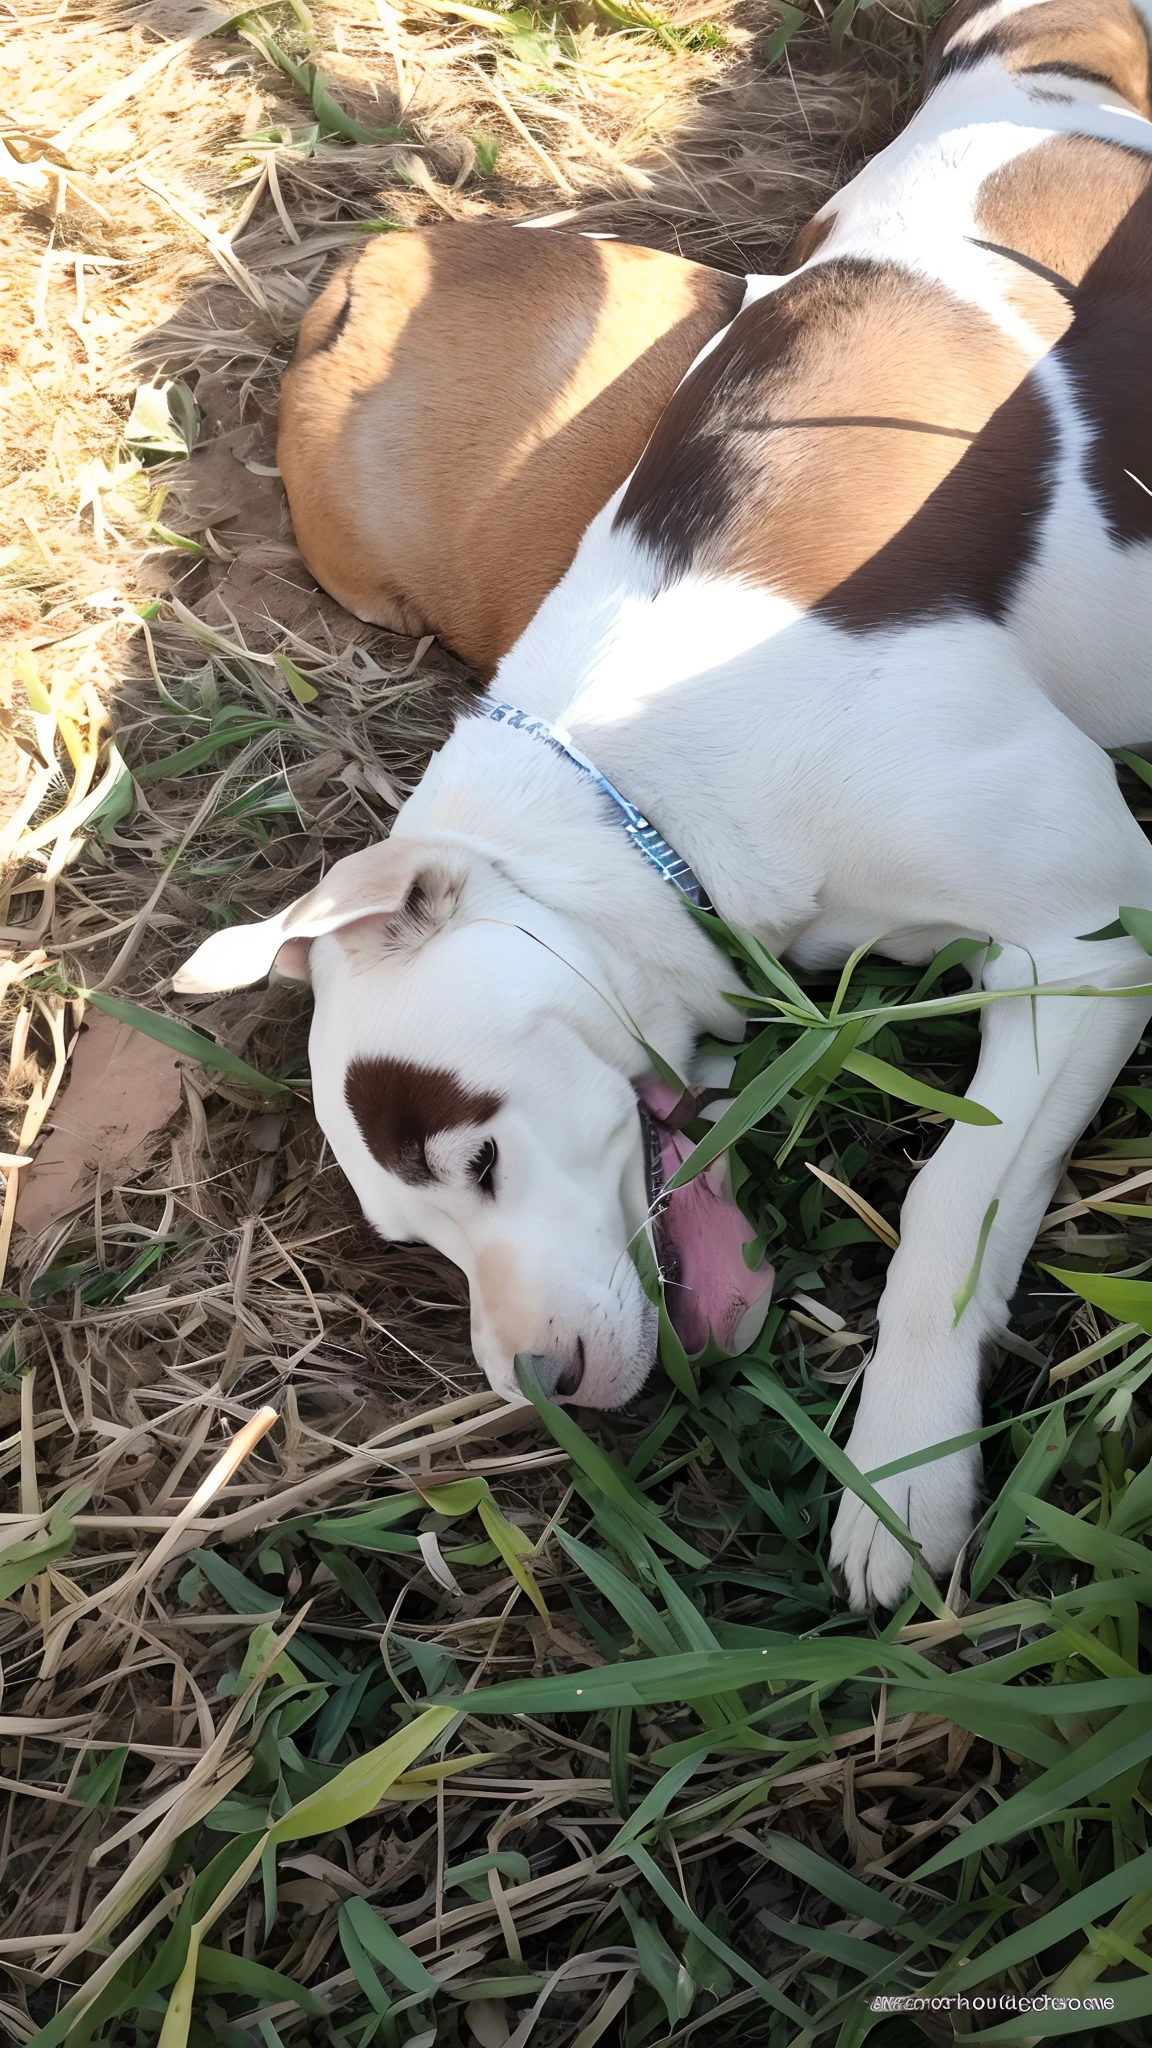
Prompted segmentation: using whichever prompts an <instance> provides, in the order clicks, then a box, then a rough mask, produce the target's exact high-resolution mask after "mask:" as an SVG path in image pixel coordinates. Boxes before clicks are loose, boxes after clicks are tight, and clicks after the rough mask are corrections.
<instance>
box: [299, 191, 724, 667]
mask: <svg viewBox="0 0 1152 2048" xmlns="http://www.w3.org/2000/svg"><path fill="white" fill-rule="evenodd" d="M744 291H745V281H744V279H743V278H742V277H729V276H726V275H725V274H724V273H723V272H721V271H716V270H709V269H706V268H704V267H703V266H702V265H700V264H697V263H688V262H685V261H684V260H683V259H682V258H681V257H678V256H665V255H662V254H660V253H659V252H657V251H655V250H651V249H637V248H632V247H630V246H629V245H628V244H627V243H623V242H613V241H600V240H596V239H593V238H590V237H588V236H582V235H567V234H557V233H554V232H552V231H548V230H539V231H537V230H529V229H524V228H515V227H510V226H507V225H505V224H504V223H502V222H496V221H483V222H476V223H450V224H446V225H444V226H441V227H435V228H427V229H422V230H420V231H419V232H414V233H411V234H395V235H387V236H383V237H381V238H380V239H379V240H377V241H374V242H372V243H371V244H370V245H369V247H368V248H367V249H366V250H365V251H364V253H363V255H362V256H360V257H358V258H357V259H356V260H355V261H354V262H353V263H352V264H351V265H350V266H349V267H348V268H346V269H344V270H343V271H341V272H340V273H339V274H338V275H337V276H336V277H334V278H333V279H332V281H331V282H330V283H329V285H328V286H327V288H326V289H325V290H324V291H323V292H322V293H321V295H320V297H319V299H318V300H317V301H316V304H315V305H314V306H313V307H312V308H311V310H310V312H309V313H308V315H307V317H306V319H305V321H304V323H303V326H302V328H301V331H300V341H299V346H298V349H297V354H296V358H295V361H294V362H293V364H292V366H291V368H290V369H289V371H288V374H287V376H286V378H285V380H284V392H283V401H282V406H281V413H280V440H279V449H278V461H279V466H280V472H281V475H282V476H283V478H284V483H285V487H286V489H287V492H288V501H289V504H290V506H291V510H292V519H293V524H294V526H295V529H296V539H297V542H298V544H299V547H300V552H301V554H302V555H303V557H304V560H305V561H306V562H307V564H308V567H309V568H310V569H311V571H312V573H313V575H314V576H315V577H316V578H317V580H318V582H320V583H321V584H323V586H324V588H325V589H326V590H328V591H330V592H331V594H332V596H333V597H335V598H336V599H337V600H338V601H339V602H340V603H341V604H343V605H344V606H346V608H347V609H348V610H349V611H351V612H354V613H355V614H356V616H357V617H358V618H361V619H367V620H369V621H370V622H371V623H372V624H374V625H380V626H386V627H390V628H391V629H392V630H393V631H395V632H400V633H421V632H434V633H436V634H437V635H438V636H439V637H440V638H441V639H442V640H443V641H444V642H445V643H446V645H448V646H449V647H451V648H453V649H454V650H455V651H456V653H458V654H460V655H461V656H462V657H463V658H464V659H465V660H466V661H469V662H471V663H473V664H474V665H475V666H476V667H478V668H479V669H481V670H482V671H484V672H490V671H491V670H492V669H493V668H494V667H495V665H496V663H497V662H498V661H499V659H500V657H501V655H503V654H504V653H506V652H507V650H508V648H509V647H511V646H512V644H513V642H514V641H515V640H516V639H517V638H518V636H519V634H520V633H521V632H522V631H523V629H524V627H525V626H526V625H527V624H528V621H529V619H530V618H531V617H532V615H533V613H534V612H535V611H536V610H537V609H538V607H539V605H540V604H541V603H542V601H543V599H544V598H545V597H546V596H547V594H548V592H549V591H550V590H551V589H552V588H553V587H554V585H555V584H556V583H558V582H559V580H560V578H561V576H563V574H564V572H565V570H566V569H567V568H568V566H569V564H570V563H571V561H572V558H573V556H574V555H575V552H576V549H577V546H578V545H579V542H580V538H581V535H582V534H583V532H584V530H585V528H586V527H587V526H588V525H589V523H590V522H591V520H592V519H593V518H594V517H595V515H596V513H597V512H599V511H600V509H601V507H602V506H603V505H605V504H606V503H607V501H608V499H609V498H610V497H611V495H612V493H613V491H614V490H616V489H617V488H618V487H619V485H620V484H622V483H623V481H624V479H625V477H626V476H627V475H628V473H629V471H630V470H631V469H632V468H633V467H634V465H635V464H636V462H637V461H638V460H639V457H640V455H641V453H642V452H643V449H644V446H645V443H646V442H647V440H648V437H649V435H650V434H651V433H652V431H653V429H654V428H655V426H656V424H657V421H658V420H659V418H660V415H661V413H662V412H663V410H664V407H665V405H666V404H667V402H668V400H669V399H670V398H671V396H672V393H673V391H674V390H675V388H676V386H677V384H678V383H679V382H680V380H681V378H682V377H683V376H684V375H685V373H686V371H687V370H688V368H689V366H690V365H691V363H692V362H693V360H694V358H695V357H696V356H697V355H698V354H699V352H700V350H701V349H702V348H704V347H705V346H706V344H707V343H708V342H709V341H710V340H711V339H712V337H713V336H714V335H715V334H717V333H719V331H720V329H721V328H722V327H724V326H726V325H727V324H728V322H729V321H731V320H732V319H734V317H735V315H736V314H737V312H738V311H739V309H740V305H741V302H742V300H743V297H744Z"/></svg>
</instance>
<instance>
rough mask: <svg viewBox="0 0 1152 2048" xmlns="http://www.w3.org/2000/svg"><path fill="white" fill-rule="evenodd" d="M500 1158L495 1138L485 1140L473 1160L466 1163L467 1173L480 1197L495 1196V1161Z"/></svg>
mask: <svg viewBox="0 0 1152 2048" xmlns="http://www.w3.org/2000/svg"><path fill="white" fill-rule="evenodd" d="M499 1157H500V1152H499V1148H498V1146H497V1144H496V1140H495V1138H485V1140H484V1143H483V1144H482V1145H481V1147H480V1150H479V1151H478V1152H477V1154H476V1156H475V1158H474V1159H470V1160H469V1161H468V1173H469V1177H470V1179H471V1181H472V1184H473V1186H474V1187H476V1188H478V1189H479V1191H480V1193H481V1194H482V1195H488V1196H489V1197H494V1196H495V1194H496V1161H497V1160H498V1158H499Z"/></svg>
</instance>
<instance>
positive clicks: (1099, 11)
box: [924, 0, 1152, 113]
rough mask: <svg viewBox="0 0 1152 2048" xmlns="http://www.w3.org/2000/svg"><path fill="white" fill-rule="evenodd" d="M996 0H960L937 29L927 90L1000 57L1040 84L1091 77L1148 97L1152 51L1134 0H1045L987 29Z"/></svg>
mask: <svg viewBox="0 0 1152 2048" xmlns="http://www.w3.org/2000/svg"><path fill="white" fill-rule="evenodd" d="M991 5H992V0H957V4H956V5H955V6H953V7H950V8H949V10H948V12H947V14H946V15H945V16H944V19H943V21H942V22H941V23H940V26H939V28H938V29H937V31H936V36H935V39H934V41H933V45H932V48H931V50H930V51H929V55H928V62H927V65H926V67H925V73H924V89H925V92H931V91H932V88H933V86H936V85H939V83H940V81H941V80H942V79H944V78H948V77H951V76H952V75H953V74H954V73H955V72H957V71H967V70H969V69H970V68H971V67H972V66H973V65H975V64H980V63H983V62H984V60H985V59H986V58H988V57H998V58H999V59H1000V61H1001V62H1002V63H1003V64H1004V65H1005V66H1006V67H1007V69H1008V70H1009V71H1014V72H1016V73H1017V75H1018V76H1020V75H1024V76H1030V77H1034V78H1035V79H1036V82H1037V85H1043V84H1044V83H1045V81H1048V82H1050V83H1051V84H1052V86H1054V87H1058V86H1059V83H1060V79H1061V77H1064V78H1081V79H1089V80H1091V81H1092V83H1093V84H1097V85H1102V86H1105V87H1108V88H1110V89H1111V91H1113V92H1118V93H1119V94H1120V95H1121V97H1122V98H1124V99H1126V100H1130V101H1131V103H1132V105H1133V106H1134V107H1139V108H1140V110H1141V112H1142V113H1148V112H1150V111H1152V108H1150V103H1149V52H1148V37H1147V34H1146V32H1145V29H1144V24H1143V22H1142V21H1141V20H1140V17H1139V15H1138V14H1137V12H1136V9H1135V8H1134V7H1133V6H1131V5H1130V0H1044V4H1042V5H1041V6H1037V7H1025V8H1023V9H1022V10H1021V12H1020V13H1018V14H1011V15H1008V16H1006V17H1005V18H1004V19H1002V20H995V19H992V20H990V22H989V25H988V27H987V28H981V25H980V17H981V15H983V14H985V13H987V12H988V10H989V8H990V7H991Z"/></svg>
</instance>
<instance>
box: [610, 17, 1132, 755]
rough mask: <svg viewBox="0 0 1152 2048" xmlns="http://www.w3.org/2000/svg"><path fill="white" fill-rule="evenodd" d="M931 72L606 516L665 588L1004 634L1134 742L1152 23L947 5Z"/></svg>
mask: <svg viewBox="0 0 1152 2048" xmlns="http://www.w3.org/2000/svg"><path fill="white" fill-rule="evenodd" d="M927 87H928V96H927V98H926V100H925V103H924V105H923V106H922V108H921V110H920V112H919V113H918V114H917V116H916V117H915V119H914V120H913V121H912V123H911V124H910V125H909V127H908V128H907V129H906V130H905V132H904V133H903V134H902V135H901V136H900V138H899V139H898V140H897V141H896V142H895V143H894V144H893V145H892V146H891V148H890V149H888V150H886V151H884V152H883V154H882V155H881V156H879V157H877V158H876V159H875V160H874V161H873V162H872V163H871V164H869V165H868V167H867V168H866V170H865V171H864V172H862V173H861V175H860V176H859V177H858V178H856V179H855V180H854V181H853V182H852V184H851V185H849V186H848V187H846V188H845V190H844V191H842V192H841V193H839V194H838V195H837V196H836V198H835V199H833V200H832V201H831V202H830V203H829V204H828V206H826V207H825V208H824V209H823V211H822V212H821V213H820V214H819V215H818V216H817V217H816V219H815V221H814V222H813V223H812V224H811V226H810V228H809V229H808V230H806V232H805V234H804V235H803V236H802V237H801V243H800V251H799V253H800V254H801V256H802V257H803V258H804V264H803V267H802V268H801V270H800V271H799V272H798V273H796V274H794V275H793V276H792V277H790V278H788V279H786V280H785V281H784V282H783V283H782V284H781V285H780V287H779V288H778V289H776V290H773V291H770V292H768V293H767V294H766V295H765V296H763V297H761V298H759V299H758V300H757V301H756V302H755V303H753V304H750V305H748V306H746V308H745V309H744V311H743V312H742V313H741V314H740V316H739V317H738V319H737V320H736V321H735V322H734V324H733V326H732V327H731V328H730V329H729V330H728V332H727V334H726V335H725V337H724V339H723V340H722V342H721V343H720V344H719V346H718V347H717V348H716V349H715V350H713V351H712V353H711V354H710V356H709V358H708V360H707V361H706V362H705V363H704V364H703V365H702V366H700V367H699V368H698V369H697V370H696V371H695V372H694V374H693V375H692V376H691V377H689V378H688V379H687V380H686V382H685V383H684V384H683V385H682V386H681V387H680V389H679V391H678V392H677V394H676V397H675V398H674V400H673V401H672V404H671V405H670V407H669V408H668V411H667V412H666V414H665V416H664V418H663V420H662V421H661V424H660V427H659V429H658V430H657V433H656V435H655V436H654V438H653V441H652V443H651V444H650V446H649V448H648V450H647V451H646V453H645V455H644V457H643V458H642V460H641V462H640V465H639V467H638V469H637V471H636V473H635V474H634V476H633V477H632V479H631V481H630V484H629V487H628V490H627V493H626V495H625V497H624V500H623V503H622V505H621V506H620V508H619V511H618V513H617V516H616V530H617V531H618V532H620V533H621V535H622V536H630V537H631V538H632V539H633V540H635V541H638V542H640V543H641V544H642V546H643V548H644V550H645V552H646V554H648V555H650V556H652V557H653V558H654V559H655V562H656V565H657V566H656V571H655V584H656V587H657V588H671V587H672V585H673V584H675V583H677V582H679V581H681V580H682V579H683V578H685V577H686V576H703V577H705V578H710V577H720V578H725V579H736V580H739V581H740V582H741V583H743V584H746V585H751V586H753V587H755V588H760V589H763V590H764V591H765V592H766V593H770V594H771V595H772V596H773V597H774V598H777V599H780V600H784V601H785V603H786V606H787V607H788V608H789V611H790V612H791V613H794V614H795V615H802V616H805V617H809V618H819V619H824V620H826V621H828V622H829V623H831V624H833V625H836V626H838V627H841V628H843V629H844V630H845V631H846V632H847V633H849V634H851V635H853V636H858V635H861V634H869V633H875V632H891V631H893V630H899V629H902V628H904V627H907V626H910V625H914V624H915V623H917V622H919V621H924V620H929V619H939V618H942V617H954V618H956V619H958V620H961V619H975V620H989V621H996V622H1000V623H1006V624H1008V625H1009V626H1010V627H1011V629H1012V631H1013V635H1014V638H1015V639H1016V641H1017V643H1018V647H1019V650H1020V653H1021V656H1022V658H1023V661H1024V664H1025V666H1026V667H1027V668H1028V670H1029V671H1030V673H1031V674H1032V675H1033V676H1034V677H1035V679H1036V680H1037V681H1039V682H1040V683H1041V685H1042V687H1043V688H1044V689H1045V691H1046V693H1047V694H1048V695H1049V696H1050V697H1051V698H1052V699H1053V701H1054V702H1056V703H1057V704H1058V705H1059V706H1060V708H1061V709H1062V710H1064V711H1065V712H1066V713H1067V714H1068V716H1069V717H1071V718H1073V719H1074V720H1075V721H1076V722H1077V723H1078V724H1080V725H1081V726H1082V727H1083V729H1084V730H1086V731H1088V732H1090V733H1091V734H1092V736H1093V737H1094V738H1096V739H1098V740H1099V741H1101V742H1102V743H1104V744H1109V745H1115V744H1120V743H1123V742H1125V741H1128V742H1132V741H1133V740H1137V739H1139V740H1147V739H1150V738H1152V686H1150V684H1152V679H1150V678H1149V674H1148V654H1147V648H1148V644H1149V637H1150V635H1152V559H1150V557H1149V554H1148V543H1149V542H1150V541H1152V380H1150V379H1149V376H1148V364H1149V361H1150V360H1152V154H1150V152H1152V125H1150V123H1149V120H1148V118H1147V117H1148V115H1149V113H1150V111H1152V106H1150V102H1149V51H1148V37H1147V33H1146V30H1145V26H1144V21H1143V19H1142V17H1141V16H1140V15H1139V14H1138V13H1137V11H1136V10H1135V8H1134V7H1132V6H1131V5H1129V0H1099V4H1096V5H1093V6H1092V7H1091V8H1088V7H1084V6H1080V5H1075V4H1073V0H1038V4H1037V0H1033V4H1030V5H1024V6H1017V7H1015V8H1011V7H1007V6H1002V5H993V4H984V5H982V6H975V5H971V4H968V0H962V4H961V5H960V6H959V7H958V8H954V9H952V10H951V12H950V13H949V15H948V16H946V18H945V21H944V24H943V26H942V29H941V32H940V36H939V38H938V42H937V45H936V48H935V51H934V54H933V57H932V61H931V63H930V65H929V70H928V77H927ZM1089 677H1091V688H1090V690H1087V691H1086V688H1085V683H1086V679H1087V678H1089Z"/></svg>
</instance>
